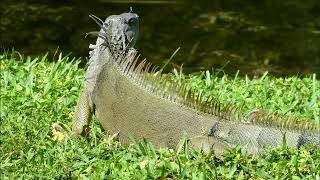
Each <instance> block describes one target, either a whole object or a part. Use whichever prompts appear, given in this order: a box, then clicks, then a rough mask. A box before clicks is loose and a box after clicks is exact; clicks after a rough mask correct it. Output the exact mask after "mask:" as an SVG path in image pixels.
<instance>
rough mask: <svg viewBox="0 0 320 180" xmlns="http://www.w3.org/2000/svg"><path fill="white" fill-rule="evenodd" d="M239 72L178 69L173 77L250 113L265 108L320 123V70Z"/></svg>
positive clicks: (204, 93)
mask: <svg viewBox="0 0 320 180" xmlns="http://www.w3.org/2000/svg"><path fill="white" fill-rule="evenodd" d="M221 74H222V75H221ZM238 74H239V72H238V73H237V74H236V75H235V76H234V77H231V76H228V75H227V74H223V73H222V72H221V71H219V70H216V71H212V72H211V73H210V71H205V72H201V73H200V74H198V75H189V76H185V75H183V74H182V73H181V71H180V72H178V71H177V70H176V69H174V70H173V76H172V79H173V81H185V80H187V81H188V84H189V85H190V87H191V88H193V89H196V90H197V91H199V92H201V93H202V94H203V95H204V96H207V97H208V96H213V97H215V98H216V99H217V100H218V101H220V102H221V103H222V104H225V105H226V104H233V105H235V106H237V107H241V108H242V109H243V110H244V111H245V112H247V113H248V112H250V111H252V110H253V109H264V110H267V111H269V112H277V113H280V114H286V115H287V116H289V117H296V118H300V120H306V119H309V120H312V121H314V122H315V123H317V124H320V81H319V80H317V79H316V74H313V75H310V76H305V77H297V76H292V77H288V78H282V77H281V78H275V77H271V76H268V75H267V74H268V73H267V72H265V73H264V75H263V76H262V77H260V78H253V79H250V78H248V77H247V76H245V78H241V77H239V75H238Z"/></svg>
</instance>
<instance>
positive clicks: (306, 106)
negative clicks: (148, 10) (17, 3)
mask: <svg viewBox="0 0 320 180" xmlns="http://www.w3.org/2000/svg"><path fill="white" fill-rule="evenodd" d="M20 58H22V57H19V56H18V54H17V53H15V52H12V54H7V53H6V54H0V63H1V64H0V65H1V66H0V68H1V69H0V77H1V81H0V83H1V84H0V85H1V91H0V99H1V101H0V102H1V104H0V107H1V108H0V111H1V112H0V127H1V128H0V179H19V178H22V179H35V178H36V179H37V178H48V179H78V178H80V179H86V178H87V177H90V178H93V179H101V178H105V177H108V178H110V179H177V178H181V179H183V178H186V179H192V178H193V179H206V178H219V179H221V178H222V179H230V178H234V177H237V178H238V179H250V178H252V179H258V178H262V179H272V178H275V179H302V178H305V179H317V178H318V179H319V178H320V149H319V148H318V147H314V146H304V147H302V148H300V149H299V150H294V149H290V148H287V147H285V146H283V147H280V148H277V149H268V150H266V153H265V154H264V155H262V156H260V157H253V156H251V155H245V154H242V153H241V149H240V148H234V149H228V150H226V151H225V152H224V154H223V155H222V156H217V155H216V154H214V152H211V153H208V154H206V153H202V152H198V151H189V150H188V146H187V144H186V141H184V140H183V139H182V140H181V143H180V144H179V145H177V148H176V149H160V150H156V149H154V148H153V146H152V145H150V144H149V143H147V142H145V141H142V142H140V143H135V142H134V141H133V144H132V145H130V146H128V145H120V144H119V143H118V142H115V141H113V140H111V139H110V138H109V137H108V136H106V132H104V130H103V129H102V128H101V127H100V126H99V124H98V123H97V121H93V122H92V123H91V124H90V128H91V131H90V134H89V135H88V137H87V138H79V139H76V138H70V137H68V135H63V134H61V133H59V132H57V131H55V130H54V129H53V128H52V125H53V124H54V123H60V124H61V125H63V126H64V127H65V129H68V128H70V127H71V119H72V116H73V110H74V106H75V104H76V100H77V97H78V95H79V94H80V89H81V88H82V87H81V86H82V82H83V79H84V70H83V69H80V68H78V64H79V62H80V60H79V59H77V60H75V59H71V58H69V57H68V56H61V55H60V56H58V57H55V58H56V59H53V60H50V61H54V62H49V59H47V57H46V56H42V57H38V58H35V59H32V58H30V57H27V58H23V59H20ZM173 74H175V76H172V77H174V79H173V80H176V81H189V83H190V85H192V86H194V87H198V88H199V90H201V89H203V88H204V89H206V91H207V92H208V94H211V95H214V94H217V93H221V94H223V96H226V97H224V98H222V99H221V102H222V103H226V102H228V101H229V100H230V99H233V98H236V99H242V98H250V101H249V100H248V102H249V103H248V108H251V109H252V108H255V107H256V106H257V104H264V107H265V108H268V109H273V108H274V105H275V102H278V99H279V97H278V96H276V97H275V96H268V97H266V96H265V95H266V94H265V93H267V94H268V92H269V91H268V90H267V89H268V87H269V86H274V87H275V89H277V91H276V93H279V96H283V97H282V99H283V102H285V103H282V102H280V103H279V104H278V106H279V107H281V108H279V110H280V112H286V111H287V110H288V109H290V111H292V115H298V116H302V117H309V116H313V115H312V114H313V113H316V115H317V113H319V111H320V110H319V102H320V101H315V104H312V103H311V102H313V101H312V99H309V101H310V102H307V101H304V100H301V99H300V98H302V99H303V95H304V94H307V95H308V96H310V97H313V95H315V96H316V97H315V98H319V96H318V95H319V94H320V93H319V91H320V81H319V80H315V78H314V77H305V78H302V79H299V78H296V77H291V78H283V79H276V78H271V77H268V76H264V77H263V78H259V79H252V80H250V79H246V80H242V79H240V78H239V77H233V78H230V77H228V76H226V75H223V76H222V77H218V76H217V73H212V72H211V74H209V75H208V73H205V74H207V75H206V78H204V77H205V76H184V75H183V74H179V73H177V72H176V71H175V73H173ZM288 83H289V84H288ZM244 87H251V88H249V89H247V90H246V91H247V92H248V94H246V93H240V94H236V93H234V92H232V91H233V90H238V91H237V92H242V90H243V88H244ZM230 88H231V89H233V90H229V89H230ZM265 90H267V91H265ZM288 92H289V93H288ZM312 94H313V95H312ZM294 97H296V98H297V99H295V98H294ZM313 98H314V97H313ZM297 100H298V101H299V102H301V104H299V105H297V104H296V101H297ZM258 106H259V105H258ZM310 106H314V108H315V109H316V110H313V109H312V108H311V107H310Z"/></svg>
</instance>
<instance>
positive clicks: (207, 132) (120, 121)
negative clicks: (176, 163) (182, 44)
mask: <svg viewBox="0 0 320 180" xmlns="http://www.w3.org/2000/svg"><path fill="white" fill-rule="evenodd" d="M92 17H93V19H94V20H95V21H96V22H97V23H98V24H99V25H100V27H101V30H100V32H96V33H95V34H98V36H99V37H98V40H97V43H96V45H95V46H92V45H91V46H90V47H94V49H93V51H92V53H91V56H90V62H91V63H90V66H89V68H88V70H87V73H86V83H85V87H84V90H83V93H82V95H81V96H80V98H79V101H78V104H77V107H76V111H75V116H74V126H73V131H74V132H75V134H77V135H80V134H81V133H83V131H85V127H86V126H87V125H88V121H89V120H90V118H91V116H92V114H94V115H95V116H96V118H97V119H98V121H99V122H100V123H101V124H102V126H103V128H104V129H106V130H108V131H109V132H111V133H119V139H120V141H121V142H122V143H129V142H130V140H129V138H130V136H133V137H134V138H136V139H142V138H145V139H147V140H148V141H149V142H151V143H153V144H154V145H155V146H156V147H174V146H176V145H177V144H178V142H179V140H180V139H181V137H182V135H183V134H186V136H187V138H188V140H189V142H190V145H191V147H193V148H196V149H199V148H200V149H204V150H208V149H210V148H212V149H213V150H215V151H217V152H221V151H222V150H223V149H224V148H225V147H234V146H238V145H239V146H241V147H242V148H243V149H244V150H245V151H246V152H249V153H254V154H255V153H258V152H261V150H262V149H263V147H264V146H269V147H277V146H280V145H281V144H282V143H283V140H285V141H286V144H287V145H288V146H290V147H296V148H299V147H300V146H301V145H303V144H308V143H310V144H315V145H316V146H319V147H320V127H319V125H318V124H315V125H311V126H309V127H308V126H307V125H306V126H303V127H302V126H299V127H295V125H284V126H283V125H281V124H279V122H278V121H277V120H276V116H268V115H266V114H265V113H263V112H262V111H252V112H251V113H249V114H248V115H247V116H245V117H240V118H236V116H233V115H232V114H234V111H233V110H232V108H226V109H225V110H222V109H221V108H220V107H221V106H220V104H219V103H218V102H217V101H215V100H214V99H213V98H208V99H204V98H203V97H202V96H201V94H197V93H195V92H193V91H192V90H190V89H189V88H188V87H187V86H185V85H181V86H178V85H176V84H173V83H171V84H170V83H169V85H168V84H167V83H160V78H161V75H160V72H156V69H155V68H151V67H152V65H151V64H150V63H147V62H146V60H143V61H141V62H139V63H138V58H137V55H136V54H137V53H136V51H135V50H134V49H133V46H134V44H135V41H136V39H137V36H138V29H139V25H138V22H139V19H138V15H136V14H134V13H132V12H130V13H124V14H120V15H113V16H110V17H108V18H107V19H106V21H105V22H102V21H101V20H99V19H98V18H96V17H95V16H92ZM131 22H132V23H131ZM110 37H117V38H110ZM115 44H116V45H117V46H115ZM128 48H129V49H130V48H131V49H130V50H128ZM150 69H151V72H150ZM235 111H236V110H235ZM273 120H274V121H273Z"/></svg>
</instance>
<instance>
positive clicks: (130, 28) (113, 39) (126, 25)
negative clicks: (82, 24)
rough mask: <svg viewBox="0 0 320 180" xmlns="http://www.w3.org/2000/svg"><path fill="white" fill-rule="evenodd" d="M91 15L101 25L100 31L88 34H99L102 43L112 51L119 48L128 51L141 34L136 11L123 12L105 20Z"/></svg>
mask: <svg viewBox="0 0 320 180" xmlns="http://www.w3.org/2000/svg"><path fill="white" fill-rule="evenodd" d="M90 17H91V18H92V19H93V20H94V21H95V22H96V23H97V24H98V25H99V26H100V27H101V30H100V31H99V32H89V33H87V35H88V34H95V35H98V37H100V38H101V39H103V41H102V42H101V44H97V45H104V46H106V47H108V48H109V49H110V50H111V52H115V51H118V50H124V51H127V50H128V49H130V48H133V46H134V45H135V43H136V41H137V39H138V34H139V16H138V15H137V14H135V13H132V12H129V13H122V14H120V15H111V16H109V17H108V18H107V19H106V20H105V21H104V22H103V21H102V20H101V19H100V18H98V17H96V16H94V15H90Z"/></svg>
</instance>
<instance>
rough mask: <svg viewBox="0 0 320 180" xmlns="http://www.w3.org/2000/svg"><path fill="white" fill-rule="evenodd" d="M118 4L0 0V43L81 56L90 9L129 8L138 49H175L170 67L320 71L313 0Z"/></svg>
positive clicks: (319, 21)
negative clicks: (136, 19)
mask: <svg viewBox="0 0 320 180" xmlns="http://www.w3.org/2000/svg"><path fill="white" fill-rule="evenodd" d="M120 2H123V1H111V0H94V1H90V3H87V1H84V0H69V1H63V0H42V1H38V0H27V1H18V0H2V1H1V3H0V46H1V47H3V48H5V49H11V48H12V47H15V48H16V49H17V50H19V51H20V52H22V53H24V54H28V55H35V54H42V53H43V52H48V51H50V52H52V54H53V53H54V52H55V50H56V49H57V47H59V50H61V51H63V52H72V53H73V55H74V56H76V57H80V56H82V57H85V56H87V54H88V44H89V42H94V38H92V39H90V40H87V39H84V34H85V33H86V32H88V31H93V30H96V29H97V28H98V27H97V25H95V23H94V22H93V21H92V20H90V19H89V17H88V15H89V14H95V15H97V16H99V17H101V18H106V17H107V16H109V15H111V14H119V13H122V12H125V11H128V10H129V6H133V10H134V12H137V13H138V14H139V15H140V18H141V32H140V38H139V41H138V44H137V47H138V49H139V50H140V51H139V52H141V54H142V56H143V57H146V58H147V59H148V60H150V61H153V62H154V63H155V64H160V63H161V62H163V60H164V59H166V58H168V57H170V55H171V54H172V53H173V51H174V50H175V49H177V48H178V47H181V49H180V51H179V52H178V53H177V55H176V57H175V60H174V62H173V64H172V65H173V66H174V67H178V66H180V65H181V64H184V70H185V71H187V72H194V71H199V70H204V69H211V68H212V67H215V68H218V67H221V66H223V65H225V68H224V70H225V71H226V72H228V73H229V74H235V73H236V71H237V70H238V69H240V70H241V71H240V72H241V74H240V75H244V74H250V75H262V74H263V73H264V72H265V71H266V70H268V71H269V72H270V73H271V74H275V75H284V74H286V75H288V74H298V73H303V74H304V73H312V72H313V73H318V72H320V59H319V55H320V49H319V48H320V2H319V1H318V0H305V1H299V0H283V1H277V0H268V1H267V0H262V1H240V0H228V1H224V0H200V1H191V0H190V1H188V0H186V1H176V2H177V3H167V2H166V1H152V0H151V1H143V3H139V2H141V1H139V0H136V1H125V2H131V3H120ZM152 2H158V3H152ZM170 2H172V1H170ZM83 60H84V59H83ZM171 68H172V66H170V67H168V69H171Z"/></svg>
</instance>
